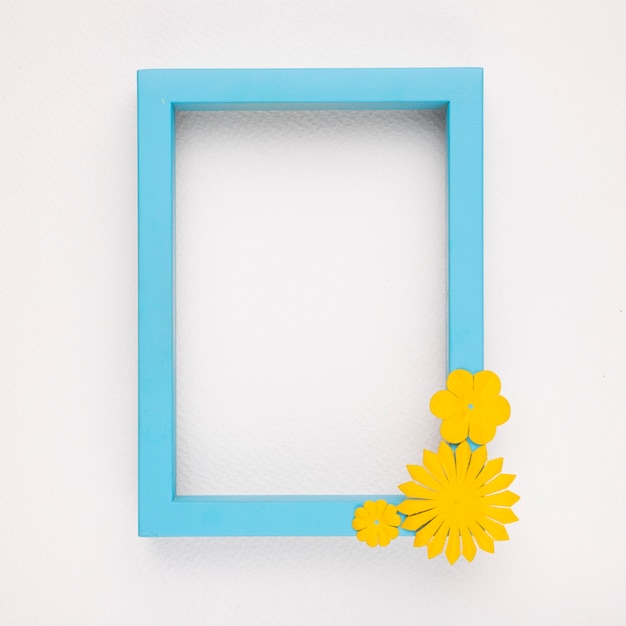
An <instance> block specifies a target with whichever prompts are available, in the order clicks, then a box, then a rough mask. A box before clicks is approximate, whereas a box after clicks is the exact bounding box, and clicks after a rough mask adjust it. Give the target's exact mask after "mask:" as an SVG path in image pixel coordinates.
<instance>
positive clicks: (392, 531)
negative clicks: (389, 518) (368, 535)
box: [383, 524, 400, 539]
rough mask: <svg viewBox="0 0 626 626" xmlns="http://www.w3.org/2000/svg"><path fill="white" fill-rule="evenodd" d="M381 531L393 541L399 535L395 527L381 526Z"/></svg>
mask: <svg viewBox="0 0 626 626" xmlns="http://www.w3.org/2000/svg"><path fill="white" fill-rule="evenodd" d="M383 531H384V532H385V534H387V535H388V536H389V538H390V539H395V538H396V537H397V536H398V535H399V534H400V531H399V530H398V528H396V527H395V526H387V524H384V525H383Z"/></svg>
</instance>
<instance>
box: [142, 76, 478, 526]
mask: <svg viewBox="0 0 626 626" xmlns="http://www.w3.org/2000/svg"><path fill="white" fill-rule="evenodd" d="M137 92H138V169H139V212H138V221H139V535H140V536H210V535H214V536H227V535H228V536H259V535H275V536H278V535H292V536H305V535H308V536H313V535H325V536H329V535H353V534H354V530H353V528H352V525H351V522H352V518H353V516H354V511H355V509H356V508H357V507H358V506H361V505H362V504H363V502H364V501H365V500H367V499H373V498H374V499H376V498H380V497H384V498H386V500H387V501H388V502H393V503H398V502H400V501H401V500H402V496H401V495H399V496H398V495H392V496H373V495H371V494H366V495H345V496H243V497H242V496H233V497H227V496H177V495H176V387H175V385H176V377H175V354H176V352H175V306H174V297H175V289H174V266H175V250H174V215H175V207H174V201H175V193H174V189H175V187H174V184H175V173H174V158H175V154H174V151H175V111H176V110H202V111H205V110H216V111H217V110H277V109H284V110H294V109H299V110H321V109H326V110H328V109H425V108H437V107H443V106H446V107H447V134H448V370H453V369H456V368H464V369H467V370H470V371H472V372H475V371H479V370H482V369H483V71H482V69H481V68H441V69H435V68H429V69H293V70H292V69H269V70H243V69H242V70H139V71H138V72H137Z"/></svg>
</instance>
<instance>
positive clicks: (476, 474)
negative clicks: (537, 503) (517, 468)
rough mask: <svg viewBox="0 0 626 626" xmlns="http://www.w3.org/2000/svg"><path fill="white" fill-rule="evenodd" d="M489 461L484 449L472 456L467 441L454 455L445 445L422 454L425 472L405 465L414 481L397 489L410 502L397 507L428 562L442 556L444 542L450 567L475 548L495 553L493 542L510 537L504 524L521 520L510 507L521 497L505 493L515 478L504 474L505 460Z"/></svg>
mask: <svg viewBox="0 0 626 626" xmlns="http://www.w3.org/2000/svg"><path fill="white" fill-rule="evenodd" d="M486 461H487V450H486V448H485V447H484V446H482V447H480V448H477V449H476V450H475V451H474V452H471V450H470V447H469V444H468V443H467V441H464V442H463V443H462V444H460V445H459V446H458V447H457V449H456V454H455V452H453V451H452V448H451V447H450V446H449V445H448V444H447V443H445V442H444V441H442V442H441V445H440V446H439V451H438V453H437V454H435V453H434V452H431V451H430V450H424V466H423V467H422V466H421V465H408V466H407V469H408V470H409V474H410V475H411V477H412V478H413V479H414V480H415V482H412V481H409V482H407V483H404V484H402V485H400V486H399V487H400V490H401V491H402V492H403V493H404V494H405V495H406V496H407V497H408V498H409V499H407V500H404V501H403V502H401V503H400V505H399V506H398V511H400V513H403V514H405V515H407V518H406V519H405V520H404V522H403V524H402V528H405V529H406V530H414V531H416V533H415V542H414V545H415V547H422V546H428V558H429V559H432V558H433V557H435V556H437V555H438V554H441V552H443V548H444V545H445V544H446V541H447V546H446V557H447V558H448V561H449V562H450V564H452V563H454V562H455V561H456V560H457V559H458V558H459V556H460V554H463V556H464V557H465V558H466V559H467V560H468V561H471V560H472V559H473V558H474V556H475V555H476V543H477V544H478V547H479V548H480V549H481V550H485V551H486V552H493V551H494V543H493V542H494V539H495V540H496V541H504V540H506V539H508V538H509V535H508V533H507V532H506V528H505V527H504V526H503V524H509V523H511V522H516V521H517V516H516V515H515V513H513V511H512V510H511V509H510V507H511V506H512V505H513V504H515V503H516V502H517V501H518V500H519V496H518V495H516V494H514V493H513V492H512V491H503V490H504V489H506V488H507V487H508V486H509V485H510V484H511V483H512V482H513V479H514V478H515V475H514V474H501V473H500V470H501V469H502V461H503V459H494V460H492V461H489V462H488V463H486ZM474 542H476V543H474ZM461 544H462V548H461Z"/></svg>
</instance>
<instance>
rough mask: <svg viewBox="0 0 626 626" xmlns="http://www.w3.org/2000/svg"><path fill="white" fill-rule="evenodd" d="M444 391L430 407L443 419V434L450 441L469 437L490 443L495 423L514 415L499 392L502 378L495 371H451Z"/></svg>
mask: <svg viewBox="0 0 626 626" xmlns="http://www.w3.org/2000/svg"><path fill="white" fill-rule="evenodd" d="M446 386H447V389H446V390H445V391H438V392H437V393H436V394H435V395H434V396H433V397H432V398H431V400H430V410H431V412H432V413H433V415H435V416H436V417H438V418H440V419H442V420H443V423H442V424H441V436H442V437H443V439H445V440H446V441H448V442H450V443H460V442H461V441H463V440H464V439H467V437H468V436H469V438H470V439H471V440H472V441H473V442H474V443H477V444H479V445H483V444H485V443H489V442H490V441H491V440H492V439H493V438H494V436H495V434H496V427H497V426H500V425H501V424H504V422H506V421H507V420H508V419H509V417H510V415H511V406H510V405H509V402H508V400H507V399H506V398H505V397H503V396H501V395H500V379H499V378H498V376H497V375H496V374H494V373H493V372H488V371H483V372H477V373H476V374H474V375H473V376H472V374H470V373H469V372H468V371H466V370H454V371H453V372H450V375H449V376H448V380H447V383H446Z"/></svg>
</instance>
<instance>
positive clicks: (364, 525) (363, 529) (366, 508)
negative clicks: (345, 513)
mask: <svg viewBox="0 0 626 626" xmlns="http://www.w3.org/2000/svg"><path fill="white" fill-rule="evenodd" d="M397 510H398V509H397V508H396V507H395V506H394V505H393V504H387V502H385V501H384V500H378V501H377V502H374V501H373V500H367V501H366V502H365V503H364V504H363V506H360V507H359V508H358V509H357V510H356V513H355V514H354V519H353V520H352V528H354V530H356V531H357V533H356V538H357V539H358V540H359V541H365V543H366V544H367V545H368V546H369V547H370V548H375V547H376V546H388V545H389V543H390V542H391V540H392V539H395V538H396V537H397V536H398V534H399V532H400V531H399V530H398V526H400V522H401V519H400V516H399V515H398V513H397Z"/></svg>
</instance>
